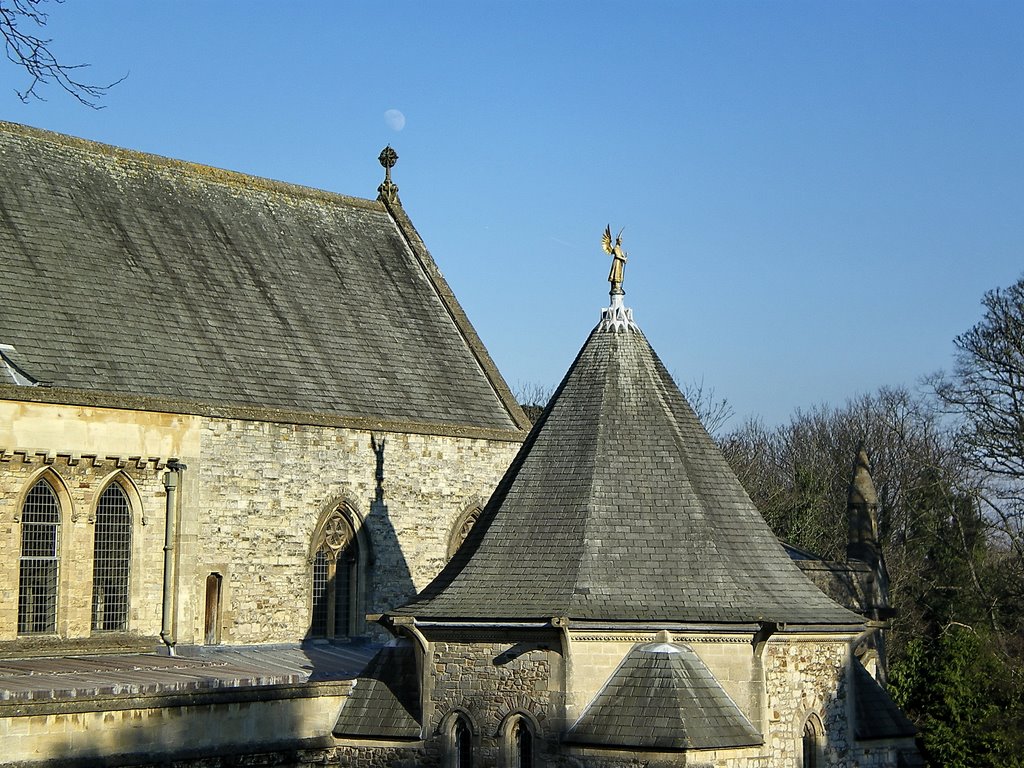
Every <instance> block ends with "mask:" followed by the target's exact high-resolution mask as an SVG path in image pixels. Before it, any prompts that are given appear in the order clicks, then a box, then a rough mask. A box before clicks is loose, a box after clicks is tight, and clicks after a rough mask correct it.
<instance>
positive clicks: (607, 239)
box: [601, 224, 612, 253]
mask: <svg viewBox="0 0 1024 768" xmlns="http://www.w3.org/2000/svg"><path fill="white" fill-rule="evenodd" d="M601 245H602V246H604V252H605V253H611V252H612V225H611V224H609V225H608V226H607V227H605V228H604V235H603V236H602V237H601Z"/></svg>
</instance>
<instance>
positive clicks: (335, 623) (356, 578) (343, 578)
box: [307, 497, 372, 640]
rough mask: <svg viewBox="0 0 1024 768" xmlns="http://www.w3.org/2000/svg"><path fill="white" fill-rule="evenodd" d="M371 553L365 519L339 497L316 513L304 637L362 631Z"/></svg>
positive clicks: (332, 637) (335, 636)
mask: <svg viewBox="0 0 1024 768" xmlns="http://www.w3.org/2000/svg"><path fill="white" fill-rule="evenodd" d="M371 562H372V550H371V547H370V537H369V533H368V529H367V526H366V524H365V517H364V516H363V515H362V514H360V512H359V511H358V508H357V507H356V505H355V503H354V502H353V501H351V500H350V499H348V498H345V497H342V498H339V499H336V500H335V501H334V502H332V503H331V504H328V505H327V506H326V507H325V508H324V511H323V512H321V514H320V519H319V520H318V521H317V524H316V527H315V528H314V529H313V536H312V537H311V539H310V548H309V556H308V559H307V565H308V580H307V581H308V584H309V585H310V588H309V593H308V594H309V603H308V605H309V616H310V624H309V633H308V634H309V636H310V637H319V638H324V639H327V640H335V639H340V638H345V637H355V636H357V635H361V634H362V633H363V632H364V631H365V618H364V616H365V613H366V595H367V594H368V591H369V577H370V564H371Z"/></svg>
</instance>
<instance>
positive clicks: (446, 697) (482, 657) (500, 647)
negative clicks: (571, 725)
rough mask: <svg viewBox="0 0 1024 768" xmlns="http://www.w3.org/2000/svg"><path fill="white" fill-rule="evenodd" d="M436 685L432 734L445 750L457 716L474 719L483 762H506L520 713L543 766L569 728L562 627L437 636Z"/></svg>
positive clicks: (431, 697) (428, 718) (429, 710)
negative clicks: (507, 742) (506, 746)
mask: <svg viewBox="0 0 1024 768" xmlns="http://www.w3.org/2000/svg"><path fill="white" fill-rule="evenodd" d="M430 653H431V658H430V672H431V678H432V682H431V685H432V688H431V689H430V691H429V694H428V700H427V707H426V711H425V712H424V718H425V723H426V733H427V734H428V735H429V736H431V737H432V738H433V739H434V740H435V744H437V745H439V746H440V747H441V749H442V751H444V744H445V741H446V737H447V736H448V733H447V731H448V730H450V728H451V725H452V719H453V717H454V716H455V715H456V714H459V713H461V714H463V715H464V716H466V717H468V719H469V721H470V722H471V724H472V730H473V736H474V747H475V752H476V755H477V757H478V760H479V762H478V763H477V764H479V765H499V764H501V763H500V762H499V760H500V758H501V751H502V749H503V741H504V739H505V736H506V734H505V733H504V731H503V726H507V725H508V724H509V721H510V718H511V717H512V716H516V715H518V716H525V717H526V718H527V719H528V720H529V721H530V723H531V728H532V729H533V730H534V737H535V739H536V744H537V757H538V761H539V764H540V765H544V764H546V762H545V761H546V760H547V759H548V757H549V754H548V746H549V745H550V746H552V747H553V746H554V744H556V743H557V740H558V737H559V734H560V732H561V729H562V727H563V721H562V717H561V709H562V695H561V692H562V679H563V671H562V660H561V652H560V646H559V637H558V634H557V633H556V632H550V631H549V632H530V631H522V632H512V631H506V632H504V633H501V634H498V633H497V632H492V633H490V635H488V634H483V633H480V634H478V635H477V636H476V637H473V636H471V635H470V636H467V634H466V633H463V634H462V637H461V638H460V639H456V638H454V637H448V638H445V637H443V636H442V637H440V638H437V637H435V638H433V639H432V642H431V644H430Z"/></svg>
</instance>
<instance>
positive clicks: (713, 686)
mask: <svg viewBox="0 0 1024 768" xmlns="http://www.w3.org/2000/svg"><path fill="white" fill-rule="evenodd" d="M566 740H567V741H572V742H579V743H584V744H600V745H602V746H622V747H634V748H640V749H679V750H682V749H716V748H725V747H746V746H753V745H756V744H761V743H762V741H763V740H762V738H761V734H759V733H758V732H757V729H756V728H754V726H753V725H751V724H750V721H749V720H747V718H746V717H744V716H743V713H742V712H740V710H739V707H737V706H736V704H735V703H734V702H733V700H732V699H730V698H729V694H727V693H726V692H725V690H724V689H723V688H722V686H721V685H720V684H719V683H718V681H717V680H715V677H714V675H712V674H711V670H709V669H708V668H707V667H706V666H705V665H704V662H702V661H701V660H700V658H699V657H698V656H697V654H696V653H694V652H693V650H692V649H690V648H689V647H688V646H686V645H682V644H676V643H647V644H644V645H636V646H634V647H633V648H632V650H630V652H629V653H628V654H627V655H626V658H625V659H623V660H622V663H621V664H620V665H619V666H618V668H617V669H616V670H615V672H613V673H612V676H611V677H610V678H609V679H608V682H606V683H605V684H604V687H603V688H602V689H601V691H600V692H598V694H597V696H596V697H594V700H593V701H592V702H591V703H590V705H589V706H588V707H587V709H586V710H585V711H584V713H583V715H582V716H581V717H580V719H579V720H577V721H576V723H575V724H574V725H573V726H572V727H571V728H570V729H569V731H568V733H567V734H566Z"/></svg>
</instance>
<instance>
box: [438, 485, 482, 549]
mask: <svg viewBox="0 0 1024 768" xmlns="http://www.w3.org/2000/svg"><path fill="white" fill-rule="evenodd" d="M483 509H484V505H483V503H481V502H480V501H479V500H477V501H474V502H473V503H472V504H469V505H468V506H467V507H466V508H465V509H463V510H462V512H461V513H460V514H459V516H458V517H457V518H455V525H453V526H452V529H451V531H450V532H449V533H448V558H447V559H448V560H451V559H452V555H454V554H455V551H456V550H457V549H458V548H459V547H460V546H461V545H462V542H464V541H465V540H466V537H467V536H469V532H470V531H471V530H472V529H473V526H474V525H476V522H477V520H479V519H480V513H481V512H483Z"/></svg>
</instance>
